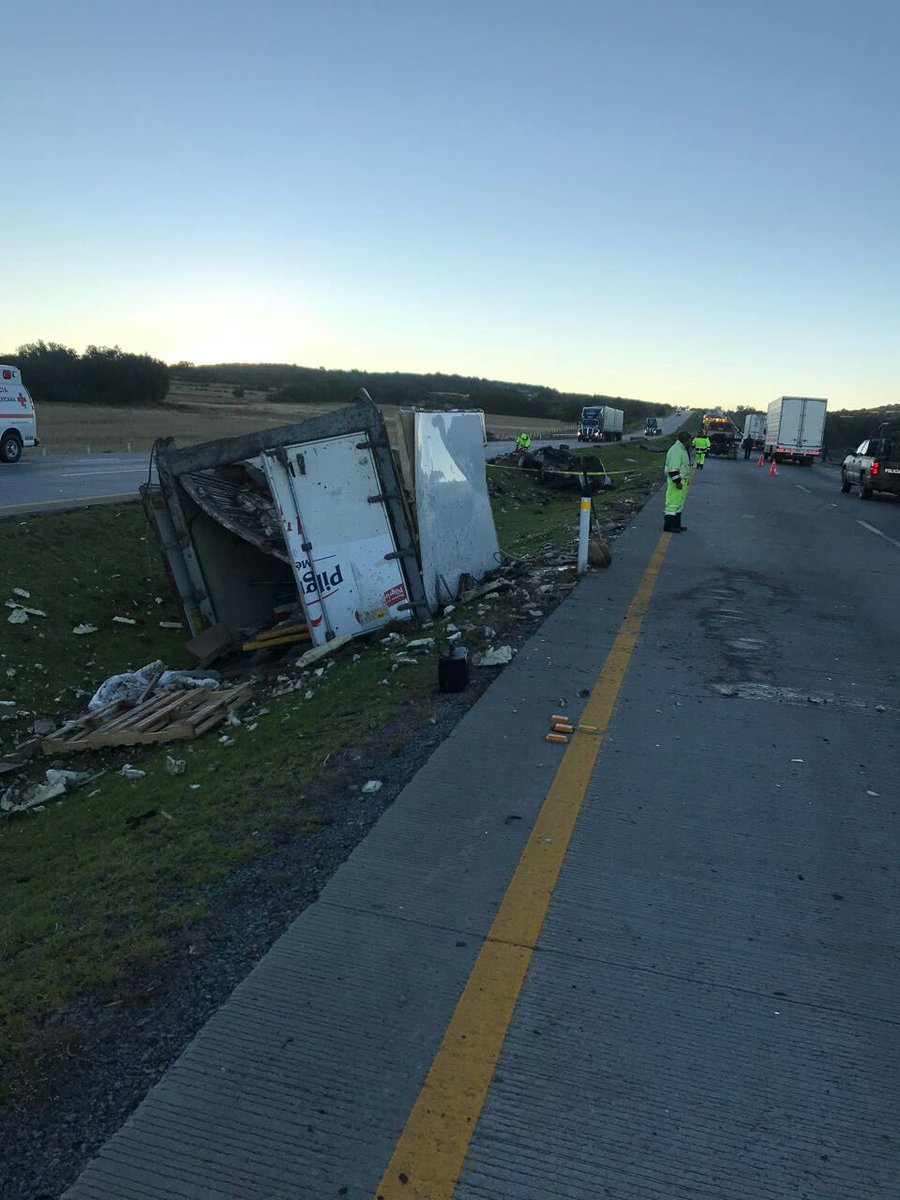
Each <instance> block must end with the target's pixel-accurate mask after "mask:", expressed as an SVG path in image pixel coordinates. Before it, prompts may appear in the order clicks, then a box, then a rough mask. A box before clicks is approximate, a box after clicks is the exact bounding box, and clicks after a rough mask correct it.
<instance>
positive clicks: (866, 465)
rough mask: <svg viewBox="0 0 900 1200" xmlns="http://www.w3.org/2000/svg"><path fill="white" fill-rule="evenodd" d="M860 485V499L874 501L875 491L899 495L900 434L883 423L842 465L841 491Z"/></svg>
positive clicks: (847, 490)
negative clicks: (892, 431)
mask: <svg viewBox="0 0 900 1200" xmlns="http://www.w3.org/2000/svg"><path fill="white" fill-rule="evenodd" d="M854 485H855V486H856V487H858V488H859V498H860V500H871V499H872V498H873V496H874V495H875V493H876V492H890V493H892V494H893V495H895V496H900V436H898V435H897V434H896V433H894V434H893V435H892V434H891V433H890V432H889V431H888V428H887V426H886V425H880V426H879V427H878V430H877V431H876V433H875V435H874V436H873V437H870V438H868V439H867V440H866V441H865V442H863V443H862V445H861V446H859V447H857V449H856V450H855V451H854V453H853V454H848V455H847V456H846V458H845V459H844V461H843V463H842V464H841V491H842V492H849V491H850V489H851V488H852V487H853V486H854Z"/></svg>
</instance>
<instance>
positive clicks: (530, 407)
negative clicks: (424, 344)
mask: <svg viewBox="0 0 900 1200" xmlns="http://www.w3.org/2000/svg"><path fill="white" fill-rule="evenodd" d="M170 370H171V375H172V379H173V381H176V380H179V381H182V382H185V383H191V384H194V385H195V386H197V385H207V386H218V387H222V386H229V387H235V388H241V389H245V390H246V391H263V392H266V393H268V395H267V400H268V401H269V402H272V401H275V402H284V403H287V404H346V403H347V401H348V400H349V399H350V397H351V396H353V395H354V393H355V392H357V391H358V390H359V389H360V388H361V387H364V388H366V389H367V391H368V392H369V394H370V395H371V396H372V399H373V400H375V401H376V402H377V403H378V404H390V405H398V406H401V407H409V406H412V405H416V406H418V407H420V408H458V407H460V406H461V405H463V406H466V407H471V408H480V409H483V410H484V411H485V412H488V413H495V414H498V415H506V416H519V417H529V416H531V417H541V418H546V419H551V420H559V421H560V422H562V423H568V424H571V423H572V422H574V421H577V420H578V417H579V416H580V414H581V409H582V408H583V407H584V406H585V405H587V404H608V405H611V406H612V407H613V408H620V409H622V410H623V411H624V413H625V422H626V424H628V423H629V422H634V421H639V420H643V419H644V418H645V417H647V416H662V415H664V414H665V413H668V412H671V410H672V406H671V405H669V404H653V403H648V402H645V401H642V400H635V399H631V398H627V397H623V396H606V395H587V394H582V393H578V392H560V391H557V390H556V389H555V388H550V387H542V386H540V385H535V384H525V383H507V382H503V381H501V380H494V379H477V378H474V377H472V376H468V375H444V374H440V373H435V374H415V373H412V372H404V371H390V372H388V371H362V370H356V369H351V370H346V371H341V370H329V369H326V368H325V367H319V368H315V367H299V366H295V365H293V364H289V363H215V364H211V365H205V366H195V365H194V364H193V363H176V364H175V365H174V366H173V367H171V368H170Z"/></svg>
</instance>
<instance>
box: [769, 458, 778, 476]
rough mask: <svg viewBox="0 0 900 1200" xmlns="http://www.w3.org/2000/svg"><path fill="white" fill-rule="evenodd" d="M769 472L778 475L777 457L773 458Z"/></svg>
mask: <svg viewBox="0 0 900 1200" xmlns="http://www.w3.org/2000/svg"><path fill="white" fill-rule="evenodd" d="M769 474H770V475H777V474H778V472H777V471H776V470H775V459H774V458H773V459H772V465H771V467H769Z"/></svg>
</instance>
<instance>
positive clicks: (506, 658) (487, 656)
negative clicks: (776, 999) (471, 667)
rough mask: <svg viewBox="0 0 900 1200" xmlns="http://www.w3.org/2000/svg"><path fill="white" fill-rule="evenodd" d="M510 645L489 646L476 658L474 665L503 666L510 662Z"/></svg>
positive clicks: (511, 654) (511, 653)
mask: <svg viewBox="0 0 900 1200" xmlns="http://www.w3.org/2000/svg"><path fill="white" fill-rule="evenodd" d="M512 656H513V652H512V646H497V647H494V646H489V647H488V649H487V650H486V651H485V652H484V654H482V655H481V656H480V657H478V658H476V660H475V666H476V667H505V666H506V664H507V663H511V662H512Z"/></svg>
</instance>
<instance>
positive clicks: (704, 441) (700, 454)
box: [693, 429, 710, 471]
mask: <svg viewBox="0 0 900 1200" xmlns="http://www.w3.org/2000/svg"><path fill="white" fill-rule="evenodd" d="M693 445H694V453H695V454H696V455H697V470H698V471H702V470H703V463H704V461H705V460H706V455H707V453H708V451H709V446H710V441H709V438H708V437H707V436H706V434H705V433H704V432H703V430H702V429H701V430H700V432H699V433H698V434H697V436H696V437H695V438H694V442H693Z"/></svg>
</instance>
